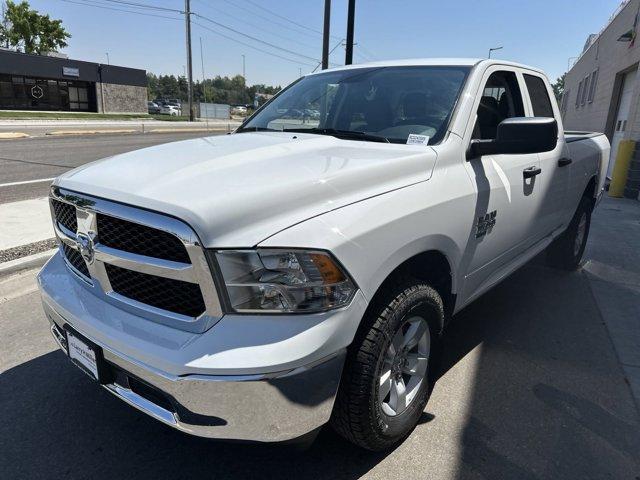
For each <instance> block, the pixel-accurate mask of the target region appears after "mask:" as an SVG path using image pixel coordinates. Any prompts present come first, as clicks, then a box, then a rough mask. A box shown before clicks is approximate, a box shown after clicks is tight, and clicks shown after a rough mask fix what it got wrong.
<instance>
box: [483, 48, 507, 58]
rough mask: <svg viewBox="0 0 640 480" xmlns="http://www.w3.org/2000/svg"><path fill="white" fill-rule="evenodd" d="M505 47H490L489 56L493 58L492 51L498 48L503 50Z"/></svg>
mask: <svg viewBox="0 0 640 480" xmlns="http://www.w3.org/2000/svg"><path fill="white" fill-rule="evenodd" d="M503 48H504V47H502V46H500V47H494V48H490V49H489V56H488V57H487V58H491V52H495V51H496V50H502V49H503Z"/></svg>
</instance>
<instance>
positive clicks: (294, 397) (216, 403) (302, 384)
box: [43, 302, 345, 442]
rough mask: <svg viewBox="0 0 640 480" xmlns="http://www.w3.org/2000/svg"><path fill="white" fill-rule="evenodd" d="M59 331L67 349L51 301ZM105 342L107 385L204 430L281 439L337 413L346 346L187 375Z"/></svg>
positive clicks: (174, 423)
mask: <svg viewBox="0 0 640 480" xmlns="http://www.w3.org/2000/svg"><path fill="white" fill-rule="evenodd" d="M43 306H44V310H45V313H46V316H47V318H48V320H49V322H50V323H51V332H52V334H53V337H54V339H55V340H56V342H57V343H58V345H59V346H60V348H61V349H62V350H64V351H65V352H66V349H67V348H66V339H65V335H64V333H63V332H64V325H65V324H66V323H67V322H66V321H65V319H64V318H63V317H62V316H61V315H60V314H59V313H57V312H56V311H55V310H54V308H53V307H52V306H51V305H49V304H47V303H46V302H43ZM101 347H102V351H103V356H104V360H105V362H106V363H107V366H108V368H109V370H110V372H111V374H112V375H111V376H110V378H111V379H110V380H109V382H108V383H105V384H103V385H102V386H103V387H104V388H105V389H107V390H108V391H109V392H110V393H112V394H113V395H115V396H116V397H118V398H120V399H121V400H124V401H125V402H126V403H128V404H129V405H131V406H133V407H135V408H137V409H138V410H141V411H142V412H144V413H146V414H148V415H150V416H151V417H153V418H155V419H156V420H159V421H161V422H162V423H165V424H167V425H169V426H171V427H174V428H176V429H178V430H182V431H184V432H186V433H190V434H193V435H197V436H201V437H209V438H220V439H235V440H252V441H258V442H278V441H285V440H290V439H294V438H297V437H300V436H302V435H304V434H306V433H308V432H310V431H312V430H314V429H316V428H318V427H320V426H322V425H324V424H325V423H326V422H327V421H328V420H329V417H330V415H331V410H332V408H333V402H334V399H335V395H336V392H337V390H338V384H339V382H340V375H341V372H342V367H343V364H344V358H345V350H342V351H340V352H338V353H336V354H334V355H333V356H332V357H331V358H329V359H324V360H323V361H321V362H318V363H316V364H313V365H308V366H306V367H301V368H296V369H293V370H291V371H288V372H279V373H275V374H257V375H234V376H227V375H187V376H184V377H177V376H172V375H167V374H166V373H163V372H159V371H153V370H152V369H150V368H148V367H145V366H143V365H141V364H139V363H137V362H135V361H132V360H131V359H125V358H123V357H120V356H118V355H117V354H115V353H114V352H112V351H110V350H108V349H107V348H105V347H104V346H101Z"/></svg>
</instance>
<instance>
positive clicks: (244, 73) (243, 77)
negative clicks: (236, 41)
mask: <svg viewBox="0 0 640 480" xmlns="http://www.w3.org/2000/svg"><path fill="white" fill-rule="evenodd" d="M245 60H246V59H245V57H244V54H242V79H243V80H244V85H245V86H246V85H247V72H246V70H245Z"/></svg>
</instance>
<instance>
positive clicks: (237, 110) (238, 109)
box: [231, 105, 248, 115]
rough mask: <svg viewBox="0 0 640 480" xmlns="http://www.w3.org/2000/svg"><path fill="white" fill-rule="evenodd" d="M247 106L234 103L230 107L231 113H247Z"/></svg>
mask: <svg viewBox="0 0 640 480" xmlns="http://www.w3.org/2000/svg"><path fill="white" fill-rule="evenodd" d="M247 111H248V110H247V107H245V106H244V105H236V106H235V107H233V108H232V109H231V114H232V115H246V114H247Z"/></svg>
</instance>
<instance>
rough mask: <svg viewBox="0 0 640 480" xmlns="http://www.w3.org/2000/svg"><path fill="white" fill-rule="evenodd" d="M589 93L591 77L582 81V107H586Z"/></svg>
mask: <svg viewBox="0 0 640 480" xmlns="http://www.w3.org/2000/svg"><path fill="white" fill-rule="evenodd" d="M587 93H589V75H587V76H586V77H584V80H583V81H582V97H581V98H580V105H584V104H585V102H586V101H587Z"/></svg>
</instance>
